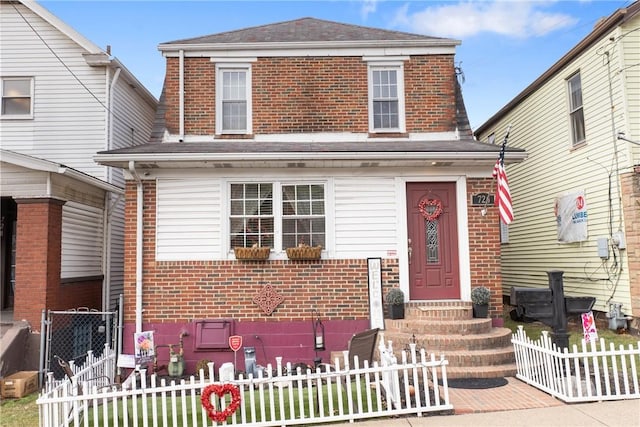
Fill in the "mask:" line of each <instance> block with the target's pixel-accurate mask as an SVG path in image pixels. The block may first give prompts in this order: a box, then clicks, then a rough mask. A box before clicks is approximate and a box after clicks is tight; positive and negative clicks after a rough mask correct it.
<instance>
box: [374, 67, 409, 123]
mask: <svg viewBox="0 0 640 427" xmlns="http://www.w3.org/2000/svg"><path fill="white" fill-rule="evenodd" d="M369 129H370V131H371V132H404V131H405V123H404V73H403V68H402V65H384V66H379V65H371V64H370V66H369Z"/></svg>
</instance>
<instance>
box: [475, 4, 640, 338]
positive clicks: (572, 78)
mask: <svg viewBox="0 0 640 427" xmlns="http://www.w3.org/2000/svg"><path fill="white" fill-rule="evenodd" d="M508 124H511V125H512V129H511V136H510V139H509V143H510V144H511V145H513V146H514V147H518V148H524V149H525V150H526V151H527V153H528V155H529V158H528V159H527V161H526V162H523V163H521V164H513V165H509V166H508V167H507V172H508V176H509V184H510V188H511V192H512V195H513V204H514V210H515V216H516V220H515V221H514V222H513V223H512V224H511V225H510V226H509V228H508V234H503V236H502V240H503V245H502V279H503V286H504V291H505V293H506V294H508V293H509V290H510V287H511V286H537V287H543V286H546V285H547V283H548V281H547V274H546V273H547V271H549V270H561V271H564V288H565V294H568V295H571V296H593V297H596V304H595V309H596V310H598V311H602V312H610V309H611V308H612V306H611V304H622V312H624V313H625V314H627V315H633V316H634V317H635V319H634V323H635V326H634V324H632V326H633V327H636V328H637V327H638V323H637V322H638V318H640V227H638V224H640V143H639V141H640V2H635V3H633V4H632V5H631V6H629V7H628V8H624V9H619V10H617V11H615V12H614V13H613V14H612V15H611V16H609V17H608V18H606V19H603V20H602V21H600V22H599V23H598V24H597V25H596V26H595V27H594V29H593V31H592V32H591V33H590V34H589V35H587V36H586V37H585V38H584V39H583V40H582V41H581V42H580V43H578V44H577V45H576V46H575V47H574V48H573V49H571V50H570V51H569V52H568V53H567V54H566V55H564V56H563V57H562V58H561V59H560V60H559V61H558V62H557V63H555V64H554V65H553V66H552V67H551V68H550V69H549V70H547V71H546V72H545V73H544V74H542V75H541V76H540V77H539V78H538V79H536V80H535V81H534V82H533V83H532V84H531V85H530V86H528V87H527V88H526V89H525V90H524V91H523V92H522V93H520V94H519V95H518V96H517V97H516V98H514V99H513V100H512V101H511V102H510V103H509V104H507V105H506V106H505V107H504V108H502V109H501V110H500V111H499V112H498V113H496V114H495V115H494V116H493V117H491V118H490V119H489V120H488V121H487V122H486V123H484V124H483V125H482V126H480V127H479V128H478V129H477V130H476V132H475V134H476V136H477V138H478V139H479V140H481V141H487V140H490V139H491V138H493V137H495V139H496V142H499V141H498V139H499V138H500V137H501V135H502V134H503V132H504V129H505V128H506V127H507V125H508ZM503 229H504V228H503ZM600 315H601V316H603V320H606V316H605V315H604V314H600Z"/></svg>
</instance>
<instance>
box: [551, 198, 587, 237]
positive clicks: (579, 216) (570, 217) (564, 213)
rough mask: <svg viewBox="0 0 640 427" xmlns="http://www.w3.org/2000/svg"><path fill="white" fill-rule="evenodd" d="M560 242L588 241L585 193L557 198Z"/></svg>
mask: <svg viewBox="0 0 640 427" xmlns="http://www.w3.org/2000/svg"><path fill="white" fill-rule="evenodd" d="M555 214H556V221H557V223H558V242H560V243H572V242H584V241H585V240H587V202H586V199H585V197H584V191H578V192H575V193H570V194H565V195H562V196H558V198H556V207H555Z"/></svg>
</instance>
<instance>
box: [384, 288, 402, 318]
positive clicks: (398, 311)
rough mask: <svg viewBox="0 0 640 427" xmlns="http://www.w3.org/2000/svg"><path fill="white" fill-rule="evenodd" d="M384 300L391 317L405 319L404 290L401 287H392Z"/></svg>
mask: <svg viewBox="0 0 640 427" xmlns="http://www.w3.org/2000/svg"><path fill="white" fill-rule="evenodd" d="M384 300H385V303H386V304H387V308H388V309H389V317H390V318H391V319H404V292H402V291H401V290H400V288H391V289H390V290H389V292H387V295H386V296H385V298H384Z"/></svg>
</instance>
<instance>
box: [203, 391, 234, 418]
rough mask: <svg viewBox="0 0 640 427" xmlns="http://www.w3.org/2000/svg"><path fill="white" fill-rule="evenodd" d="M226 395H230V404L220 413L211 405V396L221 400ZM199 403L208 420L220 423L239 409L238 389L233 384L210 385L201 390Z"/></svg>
mask: <svg viewBox="0 0 640 427" xmlns="http://www.w3.org/2000/svg"><path fill="white" fill-rule="evenodd" d="M227 393H229V394H231V403H230V404H229V406H227V407H226V408H224V410H222V411H219V410H216V409H215V408H214V407H213V404H212V403H211V395H212V394H215V395H216V396H218V398H220V399H223V398H224V395H225V394H227ZM200 401H201V402H202V406H203V407H204V409H205V410H206V411H207V416H208V417H209V419H210V420H212V421H216V422H219V423H222V422H224V421H226V420H227V418H228V417H230V416H231V415H233V414H234V413H235V412H236V410H237V409H238V408H239V407H240V389H239V388H238V387H236V386H234V385H233V384H211V385H208V386H206V387H205V388H204V389H203V390H202V395H201V396H200Z"/></svg>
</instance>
